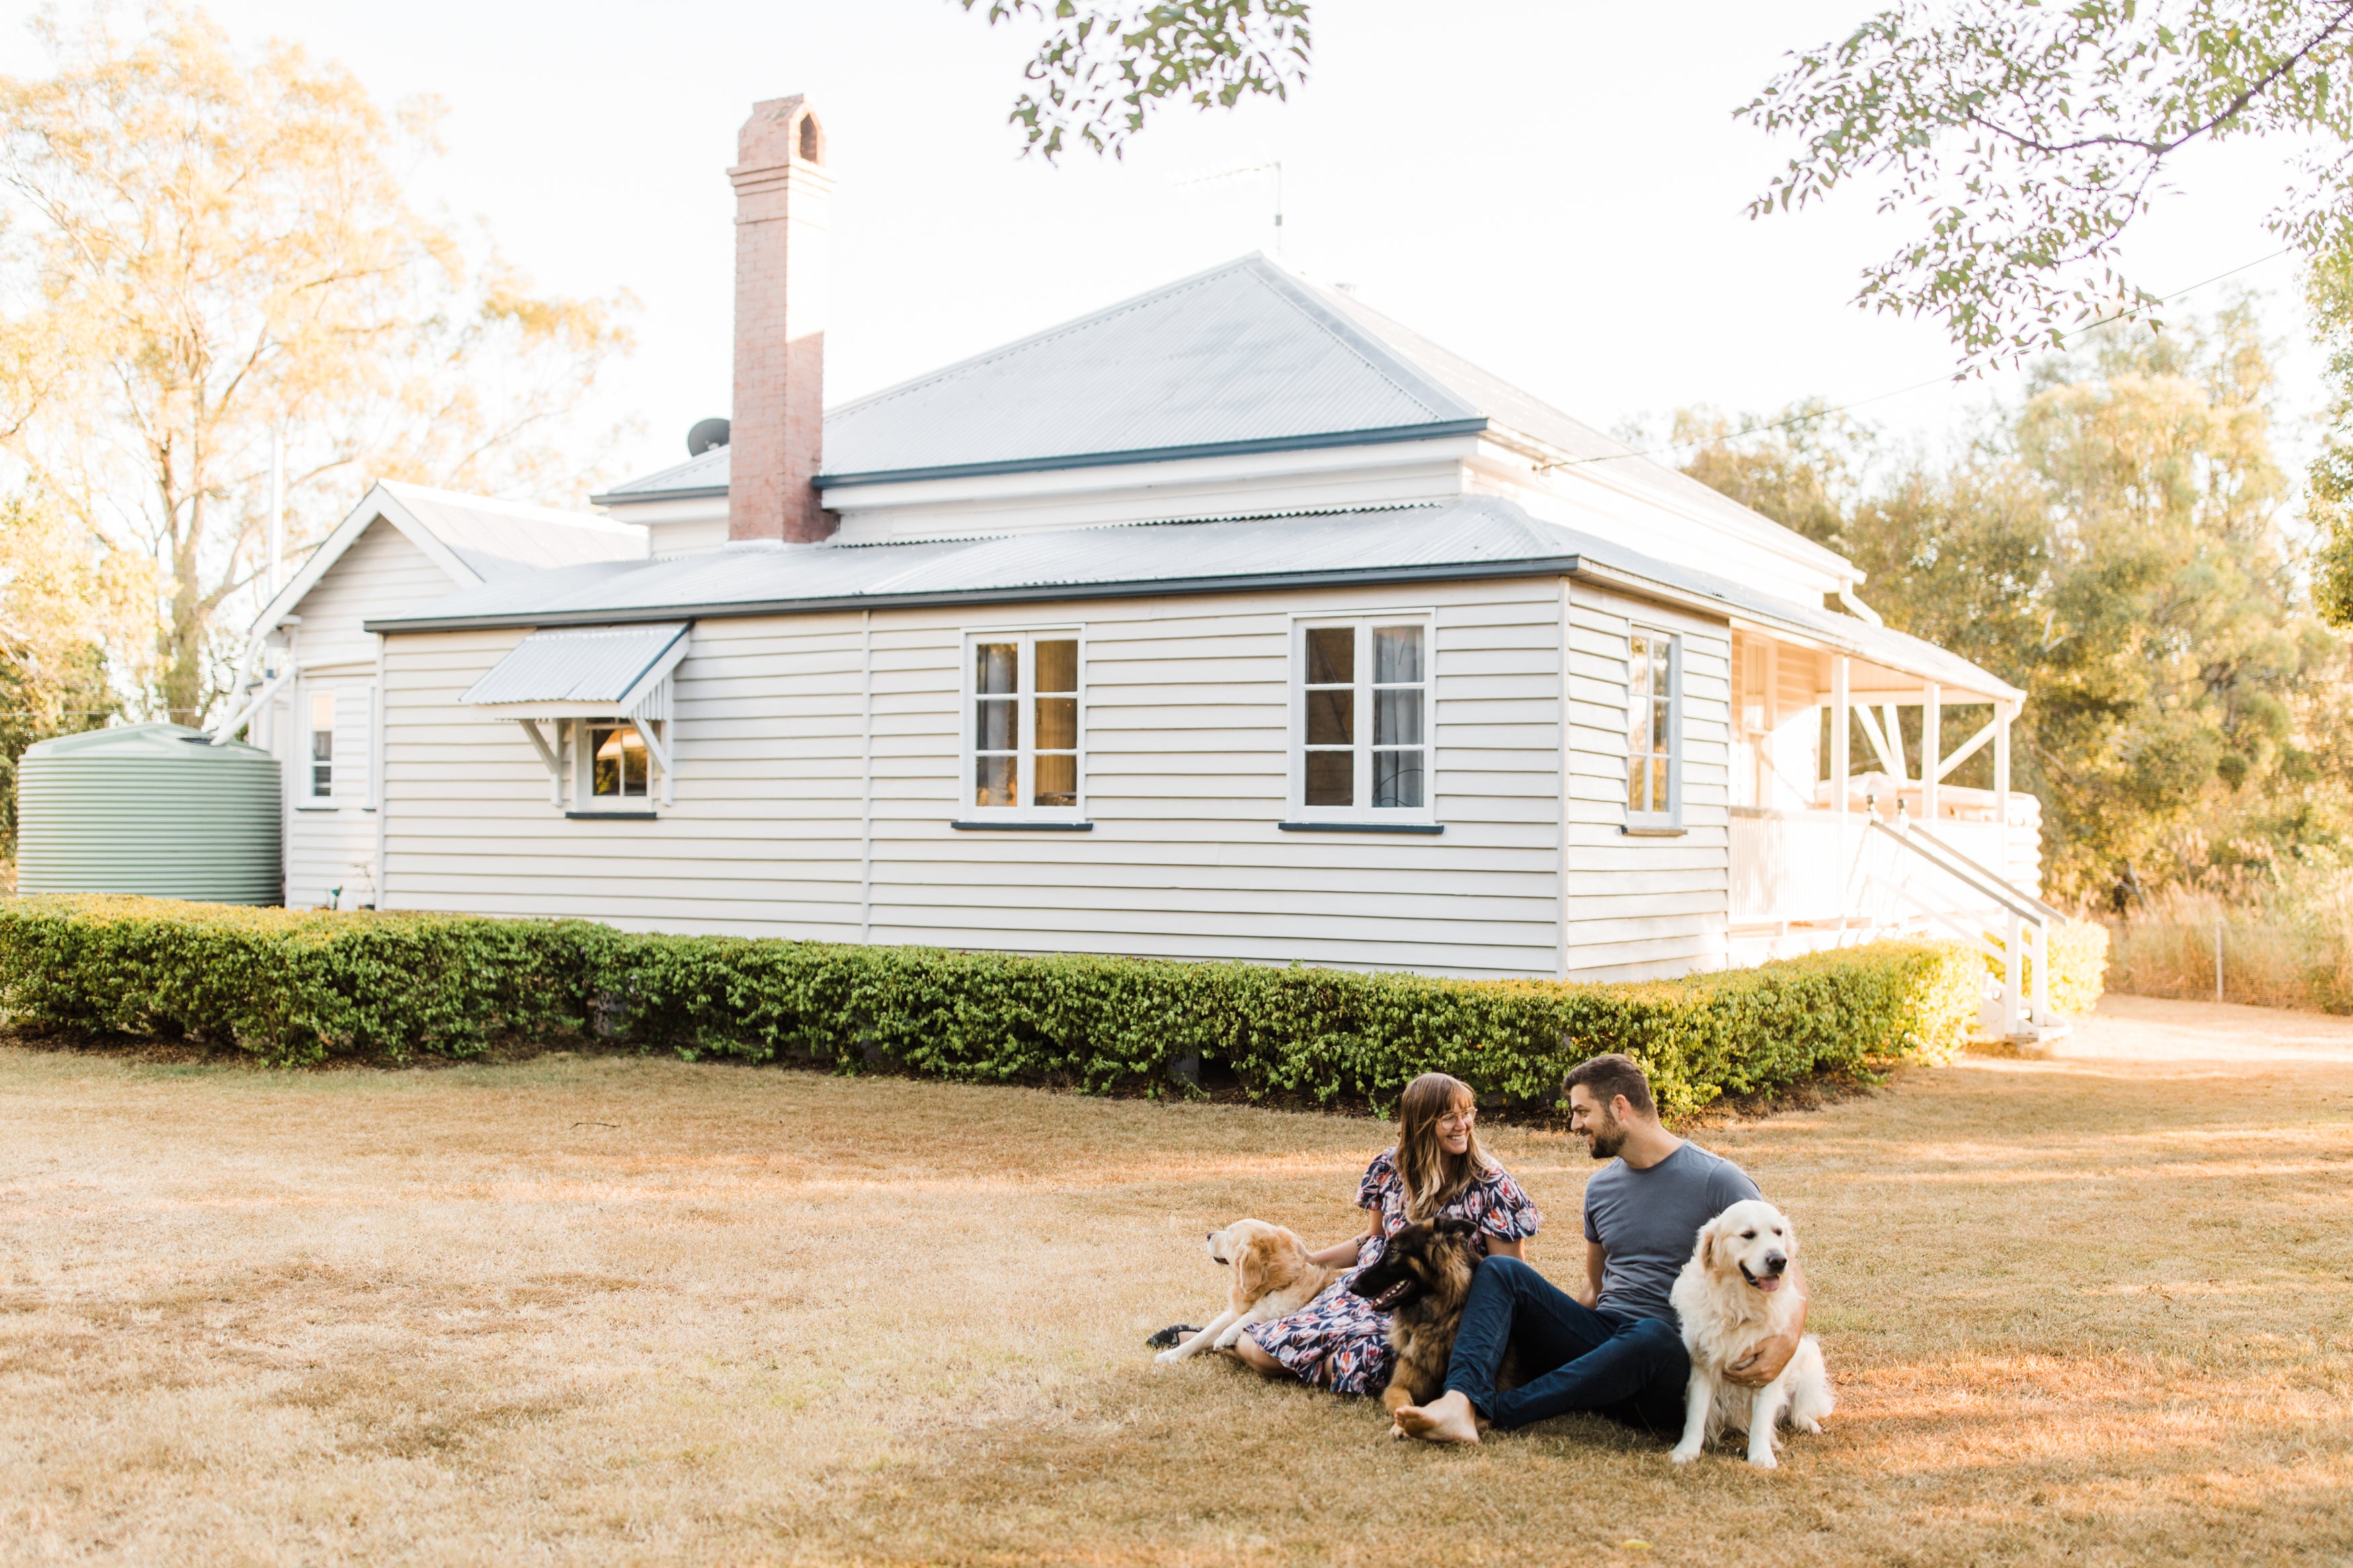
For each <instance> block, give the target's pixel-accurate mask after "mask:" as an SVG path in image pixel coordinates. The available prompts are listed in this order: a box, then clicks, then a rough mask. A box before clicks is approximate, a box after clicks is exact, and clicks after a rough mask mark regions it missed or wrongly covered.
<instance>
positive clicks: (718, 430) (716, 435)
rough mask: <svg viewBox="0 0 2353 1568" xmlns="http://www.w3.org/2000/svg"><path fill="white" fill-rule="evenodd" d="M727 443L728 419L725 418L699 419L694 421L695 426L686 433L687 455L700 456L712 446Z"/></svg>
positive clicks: (721, 445)
mask: <svg viewBox="0 0 2353 1568" xmlns="http://www.w3.org/2000/svg"><path fill="white" fill-rule="evenodd" d="M725 445H727V421H725V420H724V419H698V420H696V421H695V422H694V428H693V429H691V430H689V431H688V432H687V433H686V455H687V456H688V457H690V458H700V457H701V456H702V454H703V453H705V452H708V451H709V450H711V448H712V447H724V446H725Z"/></svg>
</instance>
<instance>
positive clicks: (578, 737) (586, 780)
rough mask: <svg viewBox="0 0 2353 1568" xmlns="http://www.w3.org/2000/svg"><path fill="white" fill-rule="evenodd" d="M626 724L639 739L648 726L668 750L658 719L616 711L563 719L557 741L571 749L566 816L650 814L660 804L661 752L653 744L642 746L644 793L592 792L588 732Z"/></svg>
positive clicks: (593, 777) (593, 781) (593, 768)
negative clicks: (568, 799) (570, 799)
mask: <svg viewBox="0 0 2353 1568" xmlns="http://www.w3.org/2000/svg"><path fill="white" fill-rule="evenodd" d="M624 724H627V725H628V726H629V727H630V728H631V729H633V730H635V731H638V738H639V739H640V740H642V739H643V738H644V736H645V733H646V731H648V730H649V729H651V730H653V732H654V741H655V742H656V744H657V745H659V746H660V747H661V749H662V750H663V751H667V750H668V749H669V742H670V737H669V735H668V734H666V733H664V731H665V730H666V729H667V726H666V725H665V726H661V727H659V728H657V727H656V726H657V725H660V721H659V720H648V719H630V718H626V717H624V716H623V715H621V714H618V713H600V714H597V715H596V716H594V717H592V718H585V719H566V720H564V721H563V726H564V731H565V732H564V733H563V735H562V738H561V739H560V740H559V741H558V742H557V744H559V745H563V746H565V747H566V748H567V749H568V750H569V751H570V752H571V755H570V757H569V758H567V759H566V761H567V762H568V763H569V764H570V768H571V773H572V805H571V808H570V809H569V810H568V811H566V812H565V815H566V816H653V815H655V808H656V807H657V806H659V805H660V803H661V793H662V775H663V771H664V770H663V768H662V765H661V754H660V752H658V751H656V749H655V747H654V746H648V747H647V748H646V793H645V794H643V795H598V794H597V793H596V749H595V748H594V747H592V746H590V745H589V744H588V731H591V730H596V729H618V728H619V727H620V726H622V725H624Z"/></svg>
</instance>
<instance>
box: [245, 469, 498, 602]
mask: <svg viewBox="0 0 2353 1568" xmlns="http://www.w3.org/2000/svg"><path fill="white" fill-rule="evenodd" d="M378 518H382V519H384V521H386V522H388V523H390V524H392V526H393V527H394V528H396V529H397V530H398V531H400V535H401V537H402V538H404V539H406V540H407V541H408V542H410V543H411V544H414V545H416V546H417V548H418V549H419V550H421V551H423V552H425V557H426V559H427V560H428V561H430V562H432V563H433V564H434V565H436V566H438V567H439V568H440V569H441V571H442V572H443V573H444V574H446V575H447V576H448V579H449V581H450V583H451V584H454V585H455V586H457V587H460V588H476V587H480V585H481V582H482V579H481V577H480V575H479V574H477V573H476V572H475V571H474V569H473V568H472V567H470V566H469V565H467V564H466V563H464V562H462V561H460V560H459V559H458V557H457V555H456V554H455V553H453V552H451V551H450V549H449V547H448V545H446V544H444V543H442V542H440V541H439V540H438V539H436V538H435V537H433V532H432V531H431V530H430V529H428V528H427V527H426V526H425V525H424V524H423V523H421V522H418V521H417V519H416V518H415V517H414V516H412V515H411V514H410V513H409V510H408V509H407V508H406V507H405V506H403V505H402V504H401V502H400V498H399V497H398V496H397V495H396V494H394V493H393V492H392V491H391V490H390V489H386V488H385V486H383V485H381V484H376V485H371V486H369V487H368V492H367V494H365V495H364V496H362V497H361V498H360V503H359V505H357V506H355V507H353V508H352V510H350V511H349V512H348V513H346V514H345V515H344V517H343V521H341V522H339V523H337V524H335V526H334V529H333V531H332V532H330V533H329V534H328V535H327V537H326V538H324V539H322V540H321V541H320V542H318V543H317V544H316V545H315V546H313V547H312V548H311V554H310V557H309V559H307V560H305V561H304V562H303V563H302V569H301V571H299V572H297V573H295V574H294V575H293V577H292V578H291V579H290V580H289V582H288V583H287V584H286V586H284V587H283V588H280V590H278V592H277V594H276V595H274V596H273V597H272V598H271V599H270V601H269V603H268V604H267V605H263V606H262V607H261V614H259V616H255V617H254V619H253V625H252V626H251V627H250V629H249V631H248V636H250V637H263V636H266V635H268V634H269V632H270V631H271V630H272V629H273V628H275V627H276V626H277V625H278V623H279V622H280V621H282V620H284V619H285V618H286V617H287V616H290V615H292V614H293V613H294V608H295V606H296V605H300V604H301V602H302V600H303V599H304V598H305V597H306V596H307V595H309V594H310V592H311V589H313V588H315V587H317V586H318V585H319V582H320V579H322V578H323V577H325V576H326V574H328V572H330V571H331V570H332V569H333V567H334V564H335V563H336V562H338V561H341V560H342V559H343V554H344V552H346V551H348V550H350V549H351V547H352V546H353V544H356V543H357V542H359V537H360V535H361V534H363V533H365V532H366V531H368V525H369V524H370V523H373V522H374V521H375V520H376V519H378Z"/></svg>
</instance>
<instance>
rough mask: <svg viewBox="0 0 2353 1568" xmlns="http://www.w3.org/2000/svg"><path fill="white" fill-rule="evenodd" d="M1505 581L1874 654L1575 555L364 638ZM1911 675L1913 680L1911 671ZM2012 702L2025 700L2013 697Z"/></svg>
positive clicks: (561, 619) (494, 620) (555, 616)
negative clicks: (1586, 588)
mask: <svg viewBox="0 0 2353 1568" xmlns="http://www.w3.org/2000/svg"><path fill="white" fill-rule="evenodd" d="M1509 577H1577V578H1583V579H1585V580H1586V581H1588V582H1590V583H1597V584H1603V585H1606V586H1608V587H1609V588H1612V589H1614V590H1616V591H1618V592H1620V593H1622V594H1630V595H1634V596H1636V597H1638V598H1645V599H1651V600H1654V601H1656V602H1658V603H1661V604H1665V605H1674V606H1676V607H1677V608H1680V609H1686V610H1694V611H1696V612H1698V613H1700V614H1702V615H1705V616H1714V617H1717V618H1720V619H1722V620H1725V621H1726V622H1731V621H1740V622H1743V623H1746V624H1748V625H1754V626H1765V627H1767V628H1768V629H1770V630H1772V631H1775V632H1778V633H1780V634H1781V635H1783V636H1785V637H1790V638H1792V639H1793V640H1796V641H1799V642H1802V643H1805V644H1808V645H1810V646H1812V647H1828V648H1831V649H1832V650H1834V651H1836V652H1841V653H1847V654H1852V655H1854V656H1856V657H1858V658H1877V655H1876V654H1874V653H1873V650H1872V649H1870V648H1867V647H1863V646H1862V645H1861V644H1860V643H1854V642H1849V641H1847V640H1846V639H1844V638H1841V637H1838V636H1837V635H1836V634H1835V633H1834V632H1831V631H1830V630H1828V629H1827V628H1824V627H1821V626H1813V625H1810V624H1809V623H1806V622H1803V621H1795V620H1783V619H1781V618H1780V617H1778V616H1774V615H1772V614H1771V613H1770V612H1769V611H1765V610H1760V609H1759V608H1758V607H1757V606H1756V605H1736V604H1733V603H1732V602H1730V601H1729V600H1725V599H1718V598H1716V597H1715V596H1713V595H1707V594H1702V593H1695V592H1694V591H1692V590H1691V589H1688V588H1680V587H1677V586H1675V585H1674V584H1669V583H1662V582H1659V581H1658V580H1657V579H1655V578H1651V577H1645V576H1642V575H1641V574H1639V573H1634V572H1629V571H1626V570H1625V569H1623V568H1622V567H1616V566H1605V565H1603V564H1601V563H1599V562H1596V561H1589V560H1588V559H1586V558H1585V557H1584V556H1582V555H1536V556H1525V557H1522V558H1520V559H1518V560H1512V561H1481V562H1450V563H1444V564H1439V565H1430V566H1356V567H1335V568H1331V569H1327V570H1324V571H1318V572H1272V573H1260V574H1239V573H1237V574H1230V575H1226V576H1217V577H1155V578H1147V579H1145V580H1143V581H1131V582H1124V583H1122V582H1105V583H1040V584H1025V585H1021V586H1018V587H1005V588H943V589H932V590H929V591H926V592H923V593H912V594H843V595H836V596H834V597H831V598H824V599H759V600H747V599H733V600H721V601H718V602H716V603H711V604H702V605H684V604H670V605H641V606H635V607H628V608H617V607H607V608H604V609H581V610H546V611H540V612H537V613H525V612H518V611H505V612H499V613H493V614H487V615H476V616H416V617H414V618H408V619H399V620H393V619H384V620H370V621H366V622H364V623H363V626H364V629H366V630H368V631H371V632H385V633H399V632H460V631H490V630H513V629H517V628H534V629H535V628H539V627H546V626H634V625H641V624H643V623H646V622H649V621H676V620H741V619H745V618H748V617H751V616H818V615H833V614H839V613H841V612H845V611H857V610H905V609H928V608H935V607H941V606H945V605H1034V604H1052V603H1058V602H1067V601H1070V600H1073V599H1149V598H1181V597H1188V596H1192V595H1204V594H1231V593H1265V592H1269V591H1271V590H1275V589H1282V588H1335V587H1345V586H1348V585H1351V584H1377V583H1398V584H1403V583H1472V582H1482V581H1493V580H1495V579H1498V578H1509ZM1915 673H1918V672H1915ZM2018 695H2023V694H2022V693H2020V694H2018Z"/></svg>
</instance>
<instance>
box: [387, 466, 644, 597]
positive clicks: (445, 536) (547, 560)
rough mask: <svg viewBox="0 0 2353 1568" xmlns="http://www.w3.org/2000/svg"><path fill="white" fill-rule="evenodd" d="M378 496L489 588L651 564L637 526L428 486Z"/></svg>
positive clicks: (394, 487)
mask: <svg viewBox="0 0 2353 1568" xmlns="http://www.w3.org/2000/svg"><path fill="white" fill-rule="evenodd" d="M380 488H381V489H384V490H385V493H387V494H388V495H390V496H392V497H393V499H394V500H397V501H399V502H400V504H401V506H402V507H403V508H404V509H405V510H406V511H407V513H408V515H409V516H410V517H412V518H414V519H416V521H417V523H418V524H420V525H421V526H422V527H423V528H424V529H425V530H426V531H427V532H429V533H430V534H432V535H433V537H434V538H436V539H438V540H439V541H440V542H442V543H443V544H445V545H447V546H448V549H449V552H450V553H451V554H453V555H455V556H457V557H458V559H459V560H460V561H462V562H464V563H466V564H467V565H468V566H469V567H470V568H472V569H473V571H474V573H475V574H476V575H478V576H480V578H481V579H482V580H483V581H484V582H496V581H499V580H501V579H503V578H508V577H513V576H517V575H519V574H524V573H529V572H537V571H540V570H543V568H546V567H549V566H575V565H577V564H579V563H582V562H584V561H642V560H644V559H645V558H646V531H645V530H644V529H642V528H640V527H638V525H637V524H635V523H624V522H616V521H613V520H611V519H610V518H604V517H598V516H596V514H595V513H593V512H585V511H559V510H556V509H555V508H554V507H544V506H530V505H526V504H525V503H523V502H521V501H506V500H493V499H492V498H491V497H489V496H470V495H459V493H457V492H456V491H454V490H437V489H430V488H428V487H427V486H424V485H409V484H399V483H396V482H394V481H391V480H384V481H380Z"/></svg>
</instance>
